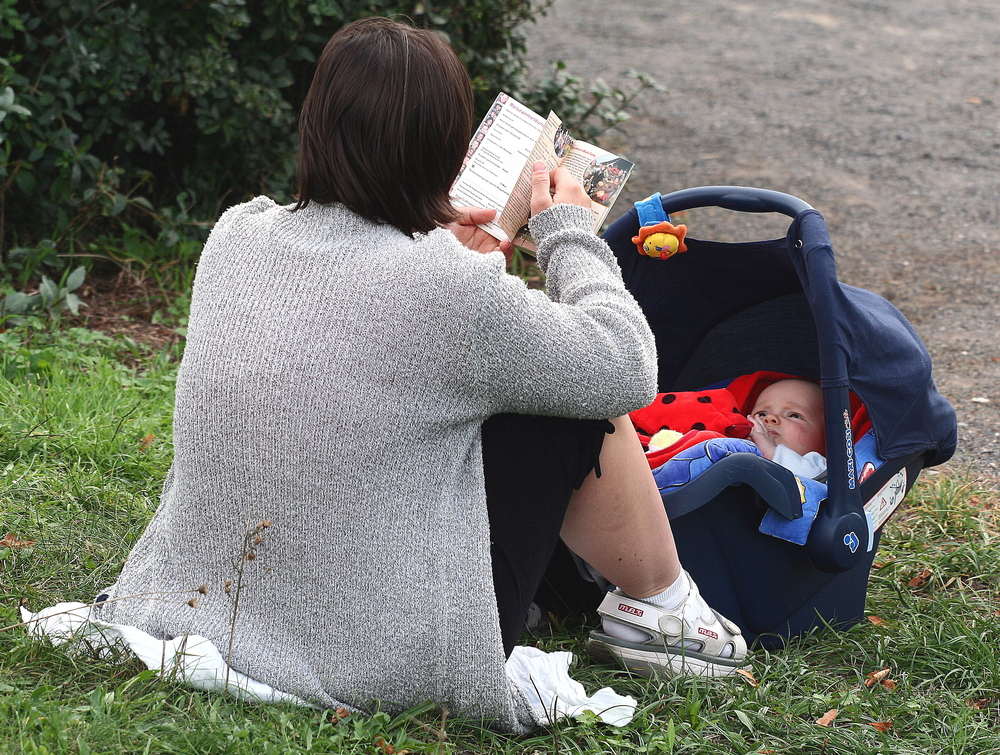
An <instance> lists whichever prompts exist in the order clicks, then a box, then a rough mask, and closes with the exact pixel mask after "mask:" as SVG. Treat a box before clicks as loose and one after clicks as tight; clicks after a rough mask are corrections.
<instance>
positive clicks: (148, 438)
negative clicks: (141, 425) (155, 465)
mask: <svg viewBox="0 0 1000 755" xmlns="http://www.w3.org/2000/svg"><path fill="white" fill-rule="evenodd" d="M154 440H156V436H155V435H153V434H152V433H147V434H146V435H143V436H142V440H140V441H139V450H140V451H145V450H146V449H147V448H149V447H150V446H151V445H153V441H154Z"/></svg>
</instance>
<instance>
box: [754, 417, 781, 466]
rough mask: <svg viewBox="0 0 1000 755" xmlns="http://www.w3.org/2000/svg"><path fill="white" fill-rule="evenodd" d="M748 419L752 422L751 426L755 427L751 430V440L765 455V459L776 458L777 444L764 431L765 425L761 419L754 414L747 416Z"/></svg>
mask: <svg viewBox="0 0 1000 755" xmlns="http://www.w3.org/2000/svg"><path fill="white" fill-rule="evenodd" d="M747 419H748V420H750V424H751V425H753V427H752V428H751V429H750V440H752V441H753V442H754V443H755V444H756V446H757V448H759V449H760V452H761V453H762V454H764V458H765V459H773V458H774V449H775V448H777V444H776V443H775V442H774V441H773V440H772V439H771V436H770V435H768V434H767V430H765V429H764V423H763V422H761V420H760V417H755V416H754V415H752V414H748V415H747Z"/></svg>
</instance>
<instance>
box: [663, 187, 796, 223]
mask: <svg viewBox="0 0 1000 755" xmlns="http://www.w3.org/2000/svg"><path fill="white" fill-rule="evenodd" d="M695 207H722V208H723V209H726V210H735V211H737V212H778V213H781V214H782V215H788V216H789V217H792V218H794V217H795V216H796V215H798V214H799V213H800V212H802V211H803V210H811V209H812V207H811V206H810V205H809V204H808V203H807V202H803V201H802V200H801V199H799V198H798V197H793V196H792V195H791V194H783V193H782V192H780V191H771V190H770V189H756V188H754V187H752V186H699V187H697V188H694V189H681V190H680V191H674V192H671V193H670V194H667V195H666V196H665V197H663V209H664V210H665V211H666V212H667V214H669V213H671V212H680V211H681V210H691V209H694V208H695Z"/></svg>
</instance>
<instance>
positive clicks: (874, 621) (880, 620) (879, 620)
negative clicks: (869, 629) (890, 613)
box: [868, 616, 887, 627]
mask: <svg viewBox="0 0 1000 755" xmlns="http://www.w3.org/2000/svg"><path fill="white" fill-rule="evenodd" d="M868 621H870V622H871V623H872V624H874V625H875V626H877V627H881V626H885V624H886V623H887V622H886V620H885V619H883V618H882V617H881V616H869V617H868Z"/></svg>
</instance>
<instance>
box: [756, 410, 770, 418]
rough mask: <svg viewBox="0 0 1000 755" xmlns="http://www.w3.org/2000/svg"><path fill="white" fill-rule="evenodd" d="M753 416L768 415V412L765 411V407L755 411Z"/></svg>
mask: <svg viewBox="0 0 1000 755" xmlns="http://www.w3.org/2000/svg"><path fill="white" fill-rule="evenodd" d="M753 416H755V417H766V416H767V412H765V411H764V410H763V409H761V410H760V411H757V412H754V415H753Z"/></svg>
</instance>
